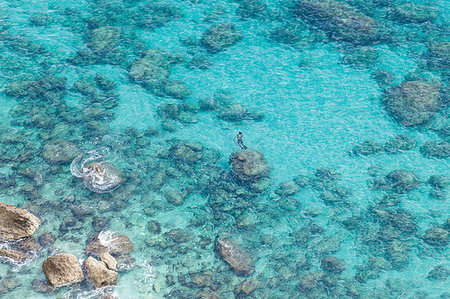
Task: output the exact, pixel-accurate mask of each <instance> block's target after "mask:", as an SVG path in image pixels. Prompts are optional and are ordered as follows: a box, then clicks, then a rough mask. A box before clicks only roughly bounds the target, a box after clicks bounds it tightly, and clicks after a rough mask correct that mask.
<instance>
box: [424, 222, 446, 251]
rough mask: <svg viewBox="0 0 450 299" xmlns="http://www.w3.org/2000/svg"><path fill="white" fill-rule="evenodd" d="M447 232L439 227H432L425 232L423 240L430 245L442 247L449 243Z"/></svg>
mask: <svg viewBox="0 0 450 299" xmlns="http://www.w3.org/2000/svg"><path fill="white" fill-rule="evenodd" d="M449 234H450V233H449V232H448V231H447V230H445V229H443V228H440V227H433V228H431V229H429V230H427V231H426V232H425V236H424V240H425V242H427V243H428V244H430V245H433V246H437V247H444V246H447V245H448V242H449Z"/></svg>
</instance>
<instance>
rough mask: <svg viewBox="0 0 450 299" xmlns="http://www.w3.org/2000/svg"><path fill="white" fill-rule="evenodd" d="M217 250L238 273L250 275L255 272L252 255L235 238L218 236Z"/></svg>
mask: <svg viewBox="0 0 450 299" xmlns="http://www.w3.org/2000/svg"><path fill="white" fill-rule="evenodd" d="M215 251H216V252H217V254H218V255H219V256H220V258H221V259H222V260H224V261H225V262H226V263H227V264H228V265H229V266H230V268H231V270H233V271H234V273H236V274H237V275H239V276H248V275H251V274H252V273H253V272H255V268H254V266H253V260H252V258H251V257H250V255H249V254H248V253H247V252H245V251H244V249H243V248H242V247H241V246H240V245H238V244H236V243H235V242H234V241H233V240H231V239H223V238H220V237H219V238H217V240H216V243H215Z"/></svg>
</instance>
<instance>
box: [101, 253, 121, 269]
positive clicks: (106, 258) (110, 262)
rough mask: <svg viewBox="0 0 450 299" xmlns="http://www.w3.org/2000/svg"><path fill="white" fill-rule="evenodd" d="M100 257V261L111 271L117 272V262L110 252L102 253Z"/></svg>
mask: <svg viewBox="0 0 450 299" xmlns="http://www.w3.org/2000/svg"><path fill="white" fill-rule="evenodd" d="M99 257H100V260H101V261H102V262H104V263H105V264H106V267H107V268H108V269H109V270H114V271H116V270H117V261H116V259H115V258H114V257H113V256H112V255H110V254H109V253H108V252H103V253H101V254H100V256H99Z"/></svg>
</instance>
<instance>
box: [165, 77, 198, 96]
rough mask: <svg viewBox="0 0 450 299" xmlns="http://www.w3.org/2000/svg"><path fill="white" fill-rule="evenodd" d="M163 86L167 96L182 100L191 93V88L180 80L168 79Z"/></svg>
mask: <svg viewBox="0 0 450 299" xmlns="http://www.w3.org/2000/svg"><path fill="white" fill-rule="evenodd" d="M163 88H164V93H165V94H166V95H167V96H169V97H173V98H176V99H180V100H183V99H185V98H187V97H188V96H189V95H190V94H191V90H190V89H189V87H188V86H187V85H186V83H184V82H182V81H179V80H174V81H168V82H166V84H165V85H164V87H163Z"/></svg>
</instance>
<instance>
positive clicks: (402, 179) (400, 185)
mask: <svg viewBox="0 0 450 299" xmlns="http://www.w3.org/2000/svg"><path fill="white" fill-rule="evenodd" d="M386 181H387V183H388V186H389V187H390V188H392V189H393V190H394V191H395V192H397V193H406V192H408V191H410V190H413V189H415V188H417V187H418V186H419V179H418V178H417V176H416V175H415V174H414V173H413V172H411V171H408V170H403V169H402V170H395V171H392V172H390V173H389V174H388V175H387V176H386Z"/></svg>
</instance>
